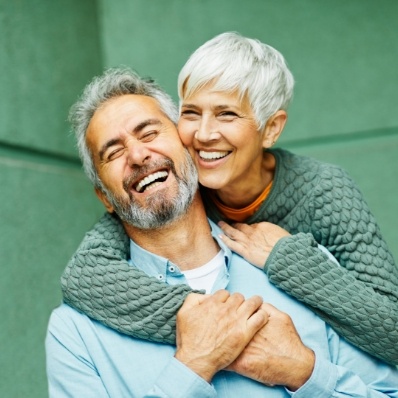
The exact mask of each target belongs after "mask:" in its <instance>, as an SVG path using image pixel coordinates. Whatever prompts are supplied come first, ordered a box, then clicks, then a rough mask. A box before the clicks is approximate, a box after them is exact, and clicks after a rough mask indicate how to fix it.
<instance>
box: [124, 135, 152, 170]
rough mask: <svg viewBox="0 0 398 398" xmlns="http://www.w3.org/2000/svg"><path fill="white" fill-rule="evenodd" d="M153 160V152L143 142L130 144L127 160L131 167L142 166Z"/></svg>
mask: <svg viewBox="0 0 398 398" xmlns="http://www.w3.org/2000/svg"><path fill="white" fill-rule="evenodd" d="M150 158H151V151H150V150H149V149H148V147H147V146H146V145H145V144H144V143H141V142H137V141H135V142H130V143H129V144H128V145H127V159H128V164H129V166H130V167H133V166H142V165H144V164H145V163H147V162H148V161H149V159H150Z"/></svg>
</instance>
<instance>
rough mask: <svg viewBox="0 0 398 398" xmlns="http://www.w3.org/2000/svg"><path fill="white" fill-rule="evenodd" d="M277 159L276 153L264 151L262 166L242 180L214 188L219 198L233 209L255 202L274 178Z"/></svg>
mask: <svg viewBox="0 0 398 398" xmlns="http://www.w3.org/2000/svg"><path fill="white" fill-rule="evenodd" d="M275 166H276V161H275V157H274V155H272V154H271V153H269V152H264V155H263V159H262V163H261V168H260V170H259V172H258V173H256V174H255V173H252V175H249V176H247V178H246V179H245V180H244V181H242V182H237V183H236V184H230V185H228V186H226V187H224V188H221V189H217V190H214V191H213V192H214V193H215V194H216V196H217V198H218V200H219V201H220V202H222V203H223V204H224V205H225V206H228V207H231V208H233V209H242V208H244V207H246V206H249V205H250V204H251V203H253V202H254V201H255V200H256V199H257V198H258V197H259V196H260V195H261V193H262V192H263V191H264V189H265V188H266V187H267V186H268V185H269V184H270V182H271V181H272V180H273V178H274V174H275Z"/></svg>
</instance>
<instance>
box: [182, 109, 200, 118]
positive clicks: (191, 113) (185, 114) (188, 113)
mask: <svg viewBox="0 0 398 398" xmlns="http://www.w3.org/2000/svg"><path fill="white" fill-rule="evenodd" d="M181 116H183V117H186V118H195V117H197V116H199V113H198V112H196V111H193V110H191V109H187V110H184V111H181Z"/></svg>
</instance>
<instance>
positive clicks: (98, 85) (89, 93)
mask: <svg viewBox="0 0 398 398" xmlns="http://www.w3.org/2000/svg"><path fill="white" fill-rule="evenodd" d="M127 94H135V95H146V96H148V97H152V98H154V99H155V100H156V101H157V102H158V103H159V106H160V109H161V110H162V111H163V112H164V113H165V115H166V116H167V117H168V118H169V119H170V120H171V121H172V122H173V123H177V119H178V111H177V107H176V105H175V103H174V102H173V100H172V99H171V97H170V96H169V95H168V94H166V93H165V92H164V91H163V90H162V89H161V88H160V87H159V86H158V85H157V84H155V83H154V82H153V81H152V80H150V79H144V78H142V77H140V76H139V75H138V74H137V73H136V72H134V71H133V70H131V69H129V68H111V69H108V70H107V71H105V72H104V74H103V75H102V76H98V77H95V78H94V79H93V80H92V81H91V83H90V84H88V85H87V86H86V87H85V89H84V91H83V93H82V95H81V97H80V98H79V99H78V101H77V102H76V103H75V104H74V105H73V106H72V108H71V110H70V112H69V121H70V123H71V125H72V128H73V131H74V133H75V136H76V142H77V148H78V150H79V155H80V159H81V161H82V163H83V169H84V171H85V173H86V175H87V177H88V178H89V179H90V181H91V182H92V183H93V184H94V186H95V187H97V188H101V187H102V183H101V181H100V179H99V177H98V173H97V170H96V169H95V167H94V162H93V158H92V153H91V151H90V148H89V147H88V145H87V142H86V132H87V128H88V125H89V124H90V121H91V119H92V117H93V116H94V113H95V111H96V110H97V109H99V108H100V107H101V106H102V105H103V104H105V103H106V102H107V101H109V100H112V99H113V98H117V97H120V96H123V95H127Z"/></svg>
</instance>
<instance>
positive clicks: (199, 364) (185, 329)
mask: <svg viewBox="0 0 398 398" xmlns="http://www.w3.org/2000/svg"><path fill="white" fill-rule="evenodd" d="M262 302H263V301H262V299H261V297H259V296H253V297H251V298H250V299H247V300H245V298H244V297H243V296H242V295H241V294H239V293H234V294H232V295H230V293H229V292H227V291H226V290H219V291H218V292H216V293H215V294H213V295H211V296H203V295H198V294H190V295H189V296H188V297H187V298H186V300H185V302H184V304H183V306H182V307H181V309H180V310H179V312H178V314H177V351H176V354H175V357H176V358H177V359H178V360H179V361H180V362H182V363H184V364H185V365H186V366H188V367H189V368H190V369H192V370H193V371H194V372H195V373H197V374H198V375H199V376H200V377H202V378H203V379H205V380H206V381H208V382H210V381H211V379H212V378H213V376H214V374H215V373H217V372H218V371H219V370H221V369H224V368H225V367H227V366H228V365H229V364H231V362H232V361H234V360H235V359H236V358H237V357H238V355H239V354H240V353H241V352H242V350H243V349H244V348H245V347H246V345H247V344H248V343H249V341H250V340H251V339H252V338H253V336H254V335H255V334H256V333H257V332H258V331H259V330H260V329H261V328H262V327H263V326H264V325H265V324H266V322H267V320H268V316H267V313H266V312H265V311H264V310H263V309H262V307H261V305H262Z"/></svg>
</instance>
